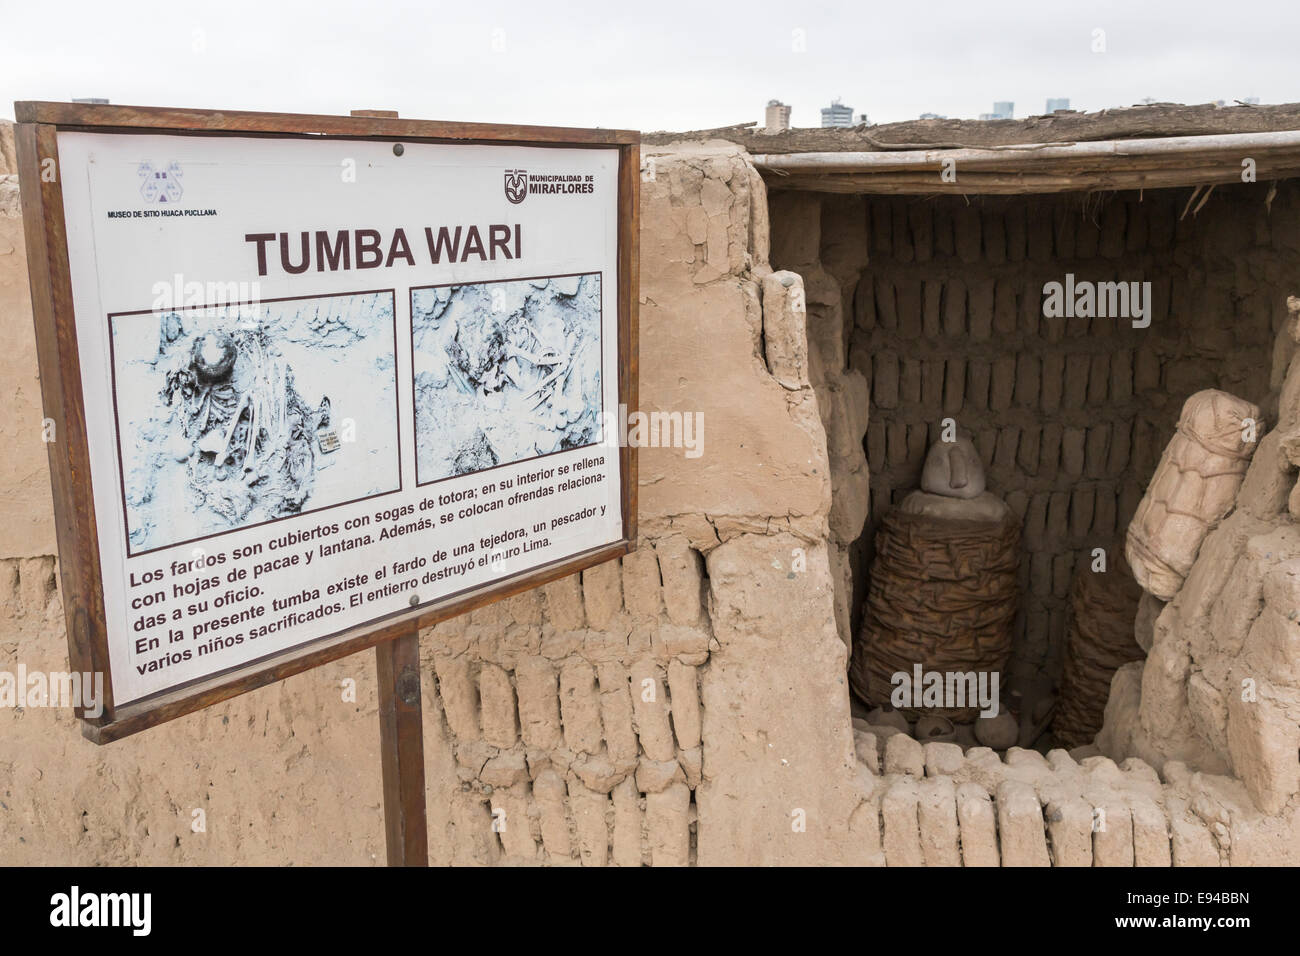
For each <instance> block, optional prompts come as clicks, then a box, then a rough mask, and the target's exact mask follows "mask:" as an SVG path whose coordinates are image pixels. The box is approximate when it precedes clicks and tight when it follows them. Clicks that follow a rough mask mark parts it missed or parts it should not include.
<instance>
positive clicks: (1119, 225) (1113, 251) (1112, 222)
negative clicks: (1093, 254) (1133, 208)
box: [1097, 201, 1128, 259]
mask: <svg viewBox="0 0 1300 956" xmlns="http://www.w3.org/2000/svg"><path fill="white" fill-rule="evenodd" d="M1127 223H1128V207H1127V205H1126V204H1125V203H1122V202H1116V201H1112V202H1109V203H1107V204H1106V208H1105V209H1103V210H1102V213H1101V237H1100V239H1099V241H1098V244H1097V252H1098V253H1099V254H1100V255H1101V256H1102V257H1103V258H1106V259H1118V258H1119V257H1120V256H1122V255H1123V254H1124V229H1125V226H1126V225H1127Z"/></svg>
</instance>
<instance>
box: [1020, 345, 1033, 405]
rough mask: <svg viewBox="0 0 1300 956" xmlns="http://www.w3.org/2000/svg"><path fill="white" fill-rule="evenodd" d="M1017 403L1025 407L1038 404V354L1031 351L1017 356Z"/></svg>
mask: <svg viewBox="0 0 1300 956" xmlns="http://www.w3.org/2000/svg"><path fill="white" fill-rule="evenodd" d="M1016 404H1017V405H1023V406H1024V407H1025V408H1035V407H1037V405H1038V356H1037V355H1034V354H1033V353H1031V352H1021V353H1020V354H1019V355H1017V356H1016Z"/></svg>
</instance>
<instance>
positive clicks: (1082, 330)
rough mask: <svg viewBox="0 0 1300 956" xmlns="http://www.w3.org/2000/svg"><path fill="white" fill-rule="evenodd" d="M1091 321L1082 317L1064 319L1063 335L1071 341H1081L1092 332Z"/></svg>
mask: <svg viewBox="0 0 1300 956" xmlns="http://www.w3.org/2000/svg"><path fill="white" fill-rule="evenodd" d="M1091 323H1092V320H1091V319H1085V318H1083V317H1082V316H1078V315H1070V316H1066V318H1065V334H1066V335H1068V336H1069V337H1070V338H1072V339H1081V338H1083V337H1084V336H1086V335H1088V334H1089V333H1090V332H1091V331H1092V324H1091Z"/></svg>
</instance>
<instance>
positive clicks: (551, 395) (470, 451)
mask: <svg viewBox="0 0 1300 956" xmlns="http://www.w3.org/2000/svg"><path fill="white" fill-rule="evenodd" d="M600 281H601V277H600V274H599V273H593V274H590V275H574V276H555V277H549V278H546V277H544V278H540V279H527V280H522V281H516V282H495V283H483V284H479V285H461V286H436V287H433V288H424V289H412V290H411V335H412V346H411V348H412V362H413V367H414V370H415V431H416V453H417V454H418V456H419V459H418V464H419V480H420V483H421V484H426V483H430V482H434V481H438V480H439V479H442V478H447V477H450V476H452V475H466V474H471V473H473V472H478V471H485V470H487V469H489V468H494V467H496V466H497V465H500V464H511V463H513V462H517V461H527V460H529V459H532V458H540V457H542V456H545V455H550V454H552V453H554V452H557V451H562V450H566V449H570V448H581V447H582V446H584V445H590V444H594V443H596V442H598V441H601V430H600V425H601V420H600V414H601V394H600V347H601V337H600V336H601V328H600V320H601V311H600Z"/></svg>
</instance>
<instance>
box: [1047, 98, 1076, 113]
mask: <svg viewBox="0 0 1300 956" xmlns="http://www.w3.org/2000/svg"><path fill="white" fill-rule="evenodd" d="M1069 108H1070V98H1069V97H1068V96H1060V97H1050V96H1049V97H1048V98H1047V109H1045V110H1044V111H1043V112H1044V113H1055V112H1056V111H1057V110H1068V109H1069Z"/></svg>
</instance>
